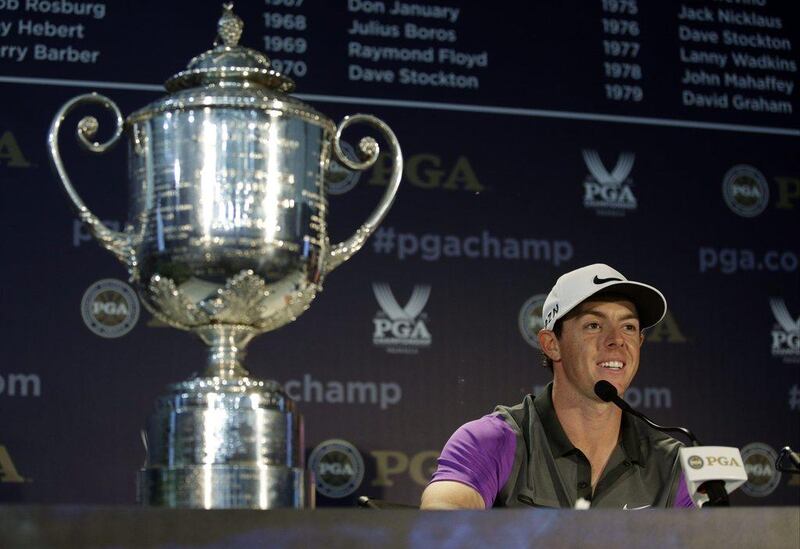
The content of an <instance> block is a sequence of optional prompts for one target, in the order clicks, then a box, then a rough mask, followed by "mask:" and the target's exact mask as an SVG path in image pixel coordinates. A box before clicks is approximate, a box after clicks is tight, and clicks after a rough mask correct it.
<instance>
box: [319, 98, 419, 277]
mask: <svg viewBox="0 0 800 549" xmlns="http://www.w3.org/2000/svg"><path fill="white" fill-rule="evenodd" d="M358 122H364V123H366V124H369V125H370V126H373V127H375V128H377V129H378V131H380V132H381V133H382V134H383V137H384V138H385V139H386V141H387V142H388V143H389V149H390V153H391V155H392V164H393V169H392V175H391V177H390V178H389V184H388V185H387V187H386V191H385V192H384V193H383V196H382V197H381V201H380V202H379V203H378V206H377V207H376V208H375V209H374V210H373V211H372V213H371V214H370V216H369V217H368V218H367V220H366V221H365V222H364V224H363V225H361V226H360V227H359V228H358V229H356V232H355V233H354V234H353V235H352V236H351V237H350V238H348V239H347V240H345V241H343V242H340V243H338V244H336V245H335V246H332V247H331V251H330V252H329V254H328V261H327V265H326V269H327V271H328V272H330V271H332V270H334V269H335V268H336V267H338V266H339V265H341V264H342V263H344V262H345V261H347V260H348V259H350V258H351V257H353V255H355V253H356V252H357V251H358V250H360V249H361V247H362V246H363V245H364V242H366V240H367V238H369V236H370V235H371V234H372V233H373V232H375V229H376V228H377V226H378V225H379V224H380V222H381V221H383V218H384V217H386V214H387V212H388V211H389V208H390V207H391V205H392V202H394V197H395V195H396V194H397V189H398V188H399V187H400V179H401V178H402V176H403V153H402V151H401V150H400V143H399V142H398V141H397V137H395V135H394V132H393V131H392V130H391V128H389V126H388V125H387V124H386V123H385V122H384V121H383V120H381V119H380V118H377V117H375V116H372V115H370V114H353V115H350V116H346V117H345V118H344V119H343V120H342V122H341V123H340V124H339V127H338V128H336V135H335V136H334V137H333V152H334V154H335V156H336V160H337V161H339V162H340V163H341V164H343V165H344V166H347V167H348V168H350V169H351V170H358V171H362V170H366V169H367V168H369V167H370V166H372V165H373V164H374V163H375V160H377V159H378V154H379V153H380V147H379V146H378V143H377V142H376V141H375V139H373V138H372V137H365V138H363V139H362V140H361V141H360V142H359V143H358V148H359V151H360V153H361V155H360V156H361V157H362V160H361V161H360V162H357V161H354V160H351V159H350V158H348V157H347V155H346V154H345V153H344V152H343V151H342V145H341V138H342V132H343V131H344V130H345V129H346V128H347V127H348V126H350V125H351V124H355V123H358Z"/></svg>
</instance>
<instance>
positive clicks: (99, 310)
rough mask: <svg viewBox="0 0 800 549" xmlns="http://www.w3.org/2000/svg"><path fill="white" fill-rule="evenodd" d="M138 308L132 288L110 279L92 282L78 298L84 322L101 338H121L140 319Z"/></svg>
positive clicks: (137, 300)
mask: <svg viewBox="0 0 800 549" xmlns="http://www.w3.org/2000/svg"><path fill="white" fill-rule="evenodd" d="M139 310H140V307H139V298H138V297H136V293H135V292H134V291H133V289H132V288H131V287H130V286H128V285H127V284H125V283H124V282H122V281H121V280H116V279H113V278H105V279H103V280H98V281H97V282H95V283H94V284H92V285H91V286H90V287H89V289H87V290H86V292H85V293H84V294H83V299H82V300H81V314H82V316H83V321H84V323H86V326H87V327H88V328H89V329H90V330H91V331H92V332H94V333H95V334H96V335H99V336H100V337H108V338H114V337H121V336H124V335H125V334H127V333H128V332H130V331H131V330H132V329H133V327H134V326H136V322H137V321H138V320H139Z"/></svg>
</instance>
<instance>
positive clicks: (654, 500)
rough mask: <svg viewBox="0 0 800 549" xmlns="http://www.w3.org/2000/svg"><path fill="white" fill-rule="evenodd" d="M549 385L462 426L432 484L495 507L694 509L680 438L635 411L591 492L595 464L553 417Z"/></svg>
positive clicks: (449, 443) (627, 416) (441, 459)
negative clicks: (465, 489) (469, 491)
mask: <svg viewBox="0 0 800 549" xmlns="http://www.w3.org/2000/svg"><path fill="white" fill-rule="evenodd" d="M551 394H552V383H551V384H550V385H548V386H547V388H546V390H545V391H544V392H543V393H542V394H541V395H538V396H536V397H535V398H533V397H532V396H530V395H528V396H527V397H525V400H523V402H522V403H521V404H518V405H516V406H513V407H505V406H498V407H497V408H496V409H495V412H494V413H492V414H489V415H487V416H484V417H482V418H480V419H478V420H475V421H471V422H469V423H466V424H465V425H463V426H461V427H460V428H459V429H458V430H457V431H456V432H455V433H454V434H453V436H451V437H450V440H448V441H447V444H446V445H445V447H444V450H442V453H441V455H440V457H439V460H438V464H439V465H438V468H437V470H436V472H435V473H434V474H433V478H432V479H431V482H437V481H441V480H451V481H456V482H460V483H462V484H466V485H467V486H470V487H472V488H473V489H474V490H476V491H477V492H478V493H479V494H480V495H481V496H482V497H483V501H484V503H485V504H486V508H487V509H488V508H490V507H493V506H494V507H512V506H520V505H529V506H535V507H566V508H571V507H574V506H575V502H576V501H577V499H578V498H583V499H585V500H587V501H589V502H591V507H606V508H618V509H627V510H636V509H645V508H650V507H653V508H659V507H660V508H665V507H694V504H693V502H692V500H691V497H690V496H689V493H688V491H687V488H686V483H685V482H684V479H683V474H682V472H681V468H680V462H679V460H678V450H679V449H680V447H681V443H680V442H679V441H677V440H675V439H673V438H672V437H670V436H668V435H665V434H664V433H661V432H660V431H656V430H655V429H653V428H651V427H650V426H648V425H647V424H646V423H644V422H643V421H641V420H640V419H638V418H636V417H633V416H631V415H630V414H622V425H621V429H620V442H619V444H617V447H616V448H615V449H614V451H613V452H612V454H611V457H610V458H609V460H608V464H607V465H606V468H605V470H604V472H603V475H602V476H601V477H600V480H599V481H598V483H597V486H596V487H595V489H594V492H592V486H591V466H590V465H589V461H588V459H587V458H586V456H585V455H584V454H583V453H582V452H581V451H580V450H579V449H577V448H575V446H573V444H572V443H571V442H570V441H569V439H568V438H567V436H566V434H565V433H564V430H563V429H562V427H561V424H560V423H559V421H558V418H557V417H556V413H555V409H554V408H553V403H552V397H551Z"/></svg>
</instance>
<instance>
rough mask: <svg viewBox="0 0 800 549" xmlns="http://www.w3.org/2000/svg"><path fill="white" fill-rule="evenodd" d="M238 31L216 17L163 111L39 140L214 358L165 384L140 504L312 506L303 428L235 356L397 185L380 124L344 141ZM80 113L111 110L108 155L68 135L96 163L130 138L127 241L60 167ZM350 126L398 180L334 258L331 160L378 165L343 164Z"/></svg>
mask: <svg viewBox="0 0 800 549" xmlns="http://www.w3.org/2000/svg"><path fill="white" fill-rule="evenodd" d="M242 26H243V25H242V22H241V20H240V19H239V18H238V17H237V16H236V15H234V14H233V11H232V5H231V4H227V5H225V6H224V11H223V16H222V18H221V19H220V22H219V26H218V40H217V43H215V47H214V49H212V50H209V51H207V52H205V53H203V54H201V55H199V56H197V57H195V58H194V59H193V60H192V61H191V62H190V63H189V66H188V67H187V69H186V70H184V71H182V72H180V73H178V74H176V75H174V76H173V77H172V78H170V79H169V80H168V81H167V82H166V84H165V87H166V89H167V91H168V92H170V93H169V94H168V95H167V96H165V97H163V98H161V99H159V100H157V101H155V102H153V103H151V104H150V105H148V106H146V107H144V108H142V109H140V110H138V111H136V112H135V113H133V114H132V115H130V116H129V117H128V118H127V120H124V121H123V118H122V115H121V114H120V111H119V109H118V108H117V106H116V105H115V104H114V103H113V102H112V101H111V100H110V99H108V98H106V97H103V96H100V95H97V94H87V95H82V96H78V97H76V98H74V99H72V100H70V101H69V102H67V103H66V104H65V105H64V106H63V107H62V108H61V109H60V111H59V112H58V113H57V114H56V116H55V118H54V120H53V123H52V126H51V128H50V133H49V136H48V145H49V150H50V155H51V160H52V163H53V166H54V168H55V170H56V172H57V173H58V175H59V176H60V179H61V182H62V184H63V187H64V189H65V190H66V192H67V195H68V197H69V198H70V200H71V202H72V204H73V205H74V207H75V209H76V212H77V214H78V216H79V218H80V219H81V221H83V222H84V223H85V224H86V225H87V227H88V228H89V230H90V231H91V233H92V234H93V236H95V238H96V239H97V240H98V241H99V242H100V244H101V245H103V246H104V247H105V248H106V249H108V250H109V251H111V252H112V253H113V254H114V255H115V256H116V257H117V258H118V259H119V260H120V261H122V262H123V263H124V264H125V265H126V266H127V268H128V270H129V273H130V279H131V282H132V283H133V284H134V285H135V287H136V289H137V291H138V293H139V296H140V297H141V299H142V302H143V303H144V305H145V306H146V307H147V309H149V310H150V312H151V313H152V314H153V315H154V316H155V317H157V318H158V319H160V320H162V321H164V322H166V323H167V324H169V325H170V326H173V327H175V328H179V329H182V330H190V331H192V332H193V333H195V334H197V335H198V336H199V337H200V338H201V339H202V340H203V341H204V342H205V343H206V344H207V346H208V350H209V351H208V365H207V367H206V369H205V372H204V373H203V374H202V375H200V376H197V377H194V378H192V379H189V380H187V381H184V382H181V383H176V384H173V385H171V386H170V387H169V390H168V392H167V394H165V395H163V396H162V397H160V398H159V399H158V401H157V402H156V407H155V412H154V413H153V414H152V415H151V417H150V419H149V422H148V426H147V429H146V436H145V444H146V446H147V459H146V463H145V466H144V468H143V469H142V470H141V471H140V472H139V477H138V481H139V499H140V501H141V502H143V503H146V504H152V505H165V506H170V507H194V508H261V509H267V508H275V507H295V508H300V507H308V506H313V497H312V496H313V486H312V483H311V482H309V478H308V475H307V473H306V472H305V470H304V463H303V462H304V449H303V426H302V417H301V416H300V414H299V413H298V412H297V410H296V407H295V404H294V402H293V401H292V400H291V398H289V397H288V395H286V393H285V392H284V391H283V390H282V388H281V387H280V385H279V384H277V383H275V382H271V381H258V380H255V379H252V378H251V377H249V374H248V372H247V370H245V368H244V367H243V366H242V359H243V357H244V349H245V347H246V345H247V343H248V342H249V341H250V340H251V339H252V338H253V337H254V336H256V335H258V334H260V333H263V332H266V331H270V330H274V329H276V328H279V327H280V326H283V325H284V324H286V323H288V322H291V321H293V320H295V319H296V318H297V317H298V316H299V315H300V314H302V313H303V311H305V310H306V309H308V307H309V305H310V303H311V301H312V300H313V299H314V297H315V296H316V294H317V292H319V291H321V289H322V282H323V279H324V277H325V276H326V275H327V274H328V273H329V272H330V271H332V270H333V269H334V268H336V267H337V266H338V265H340V264H341V263H342V262H344V261H345V260H347V259H348V258H349V257H351V256H352V255H353V254H354V253H356V252H357V251H358V250H359V249H360V248H361V247H362V246H363V244H364V242H365V240H366V239H367V238H368V237H369V235H370V234H372V232H373V231H374V230H375V228H376V226H377V225H378V224H379V223H380V222H381V220H382V219H383V218H384V216H385V215H386V213H387V211H388V209H389V207H390V206H391V203H392V201H393V199H394V196H395V194H396V192H397V189H398V186H399V183H400V177H401V173H402V156H401V152H400V147H399V144H398V142H397V139H396V138H395V136H394V134H393V133H392V131H391V130H390V129H389V127H388V126H386V124H384V123H383V122H382V121H380V120H379V119H377V118H375V117H373V116H370V115H363V114H359V115H354V116H350V117H347V118H345V119H344V120H343V121H342V123H341V124H339V126H338V127H337V126H335V125H334V123H333V122H332V121H331V120H330V119H328V118H327V117H325V116H324V115H322V114H320V113H319V112H317V111H315V110H314V109H313V108H311V107H309V106H308V105H306V104H304V103H303V102H301V101H299V100H298V99H296V98H293V97H291V96H290V95H288V93H289V92H290V91H292V90H293V88H294V83H293V82H292V81H291V80H290V79H289V78H287V77H285V76H283V75H281V74H279V73H278V72H276V71H274V70H273V69H271V68H270V61H269V59H268V58H267V57H266V56H265V55H263V54H261V53H260V52H257V51H254V50H251V49H248V48H244V47H241V46H238V45H237V43H238V40H239V37H240V35H241V32H242ZM87 103H95V104H99V105H102V106H103V107H105V108H106V109H108V110H110V111H111V112H112V113H113V114H114V116H115V117H116V121H117V127H116V131H115V133H114V135H113V136H112V138H111V139H110V140H109V141H108V142H106V143H98V142H93V141H92V139H93V138H94V135H95V133H96V130H97V128H98V123H97V121H96V120H95V119H94V118H92V117H86V118H84V119H82V120H81V121H80V123H79V124H78V131H77V135H78V140H79V142H80V143H81V144H82V145H83V146H84V147H85V148H87V149H89V150H90V151H93V152H98V153H102V152H105V151H106V150H107V149H108V148H109V147H111V146H112V145H113V144H115V143H116V142H117V141H118V140H119V138H120V137H121V135H122V134H123V132H124V133H126V134H127V136H128V142H129V150H128V158H129V181H130V190H129V204H130V210H129V218H128V223H127V225H126V227H125V230H124V232H117V231H113V230H111V229H109V228H108V227H106V226H105V225H103V223H102V222H101V221H100V220H99V219H98V218H97V217H96V216H95V215H94V214H93V213H92V212H91V211H90V210H89V209H88V208H87V207H86V206H85V204H84V203H83V201H82V200H81V198H80V196H79V195H78V193H77V192H76V191H75V189H74V187H73V186H72V183H71V181H70V179H69V177H68V175H67V173H66V170H65V168H64V165H63V163H62V160H61V156H60V153H59V149H58V133H59V129H60V127H61V124H62V122H63V121H64V119H65V117H66V116H67V115H68V114H69V113H70V112H72V111H73V110H74V109H75V107H77V106H79V105H85V104H87ZM354 123H366V124H368V125H371V126H373V127H374V128H376V129H377V130H378V131H379V132H380V133H381V134H382V135H383V137H384V138H385V140H386V142H387V143H388V146H389V148H390V155H391V157H392V159H393V162H394V166H393V170H394V171H393V174H392V177H391V179H390V183H389V185H388V187H387V189H386V191H385V193H384V195H383V196H382V198H381V201H380V203H379V204H378V206H377V208H376V209H375V210H374V211H373V212H372V214H371V215H370V216H369V218H368V219H367V221H366V222H365V223H364V224H363V225H361V227H360V228H359V229H358V230H357V231H356V232H355V234H354V235H353V236H351V237H350V238H349V239H347V240H345V241H344V242H341V243H339V244H334V245H332V244H330V242H329V238H328V234H327V226H326V223H327V200H326V196H325V184H324V175H325V172H326V170H327V169H328V167H329V165H330V163H331V162H333V159H334V158H335V159H336V160H337V161H338V162H340V163H341V164H343V165H345V166H346V167H348V168H349V169H351V170H364V169H366V168H368V167H369V166H371V165H372V164H373V163H374V162H375V160H376V158H377V156H378V152H379V150H378V145H377V143H376V142H375V141H374V140H373V139H372V138H364V139H362V140H361V142H360V143H359V149H360V156H361V160H358V161H356V160H353V159H350V158H348V157H346V156H345V155H344V154H343V153H342V149H341V134H342V132H343V130H344V129H345V128H347V127H348V126H350V125H351V124H354Z"/></svg>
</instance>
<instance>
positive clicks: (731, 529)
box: [0, 505, 800, 549]
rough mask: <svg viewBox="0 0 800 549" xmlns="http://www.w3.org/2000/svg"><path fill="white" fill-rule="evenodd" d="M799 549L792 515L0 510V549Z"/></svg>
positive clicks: (781, 511) (796, 514)
mask: <svg viewBox="0 0 800 549" xmlns="http://www.w3.org/2000/svg"><path fill="white" fill-rule="evenodd" d="M252 546H260V547H325V548H326V549H329V548H335V547H381V548H386V547H531V546H543V547H601V546H602V547H612V548H613V547H620V548H622V547H625V548H627V547H701V546H702V547H719V546H723V547H726V548H727V547H757V548H758V549H765V548H771V547H781V548H783V547H787V548H793V549H797V548H798V547H800V507H740V508H732V509H719V508H717V509H707V510H704V511H703V510H699V511H698V510H647V511H617V510H611V511H609V510H592V511H589V512H586V511H572V510H544V509H541V510H540V509H520V510H517V509H515V510H495V511H489V512H486V511H455V512H453V511H450V512H420V511H416V510H369V509H341V508H339V509H317V510H313V511H312V510H306V511H291V510H275V511H250V510H215V511H202V510H188V509H158V508H143V507H127V506H119V507H91V506H26V505H6V506H0V547H3V548H16V547H25V548H30V547H89V548H91V547H98V548H99V547H114V548H124V547H148V548H150V547H153V548H156V547H164V548H166V547H169V548H174V547H203V548H209V547H226V548H228V547H252Z"/></svg>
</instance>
